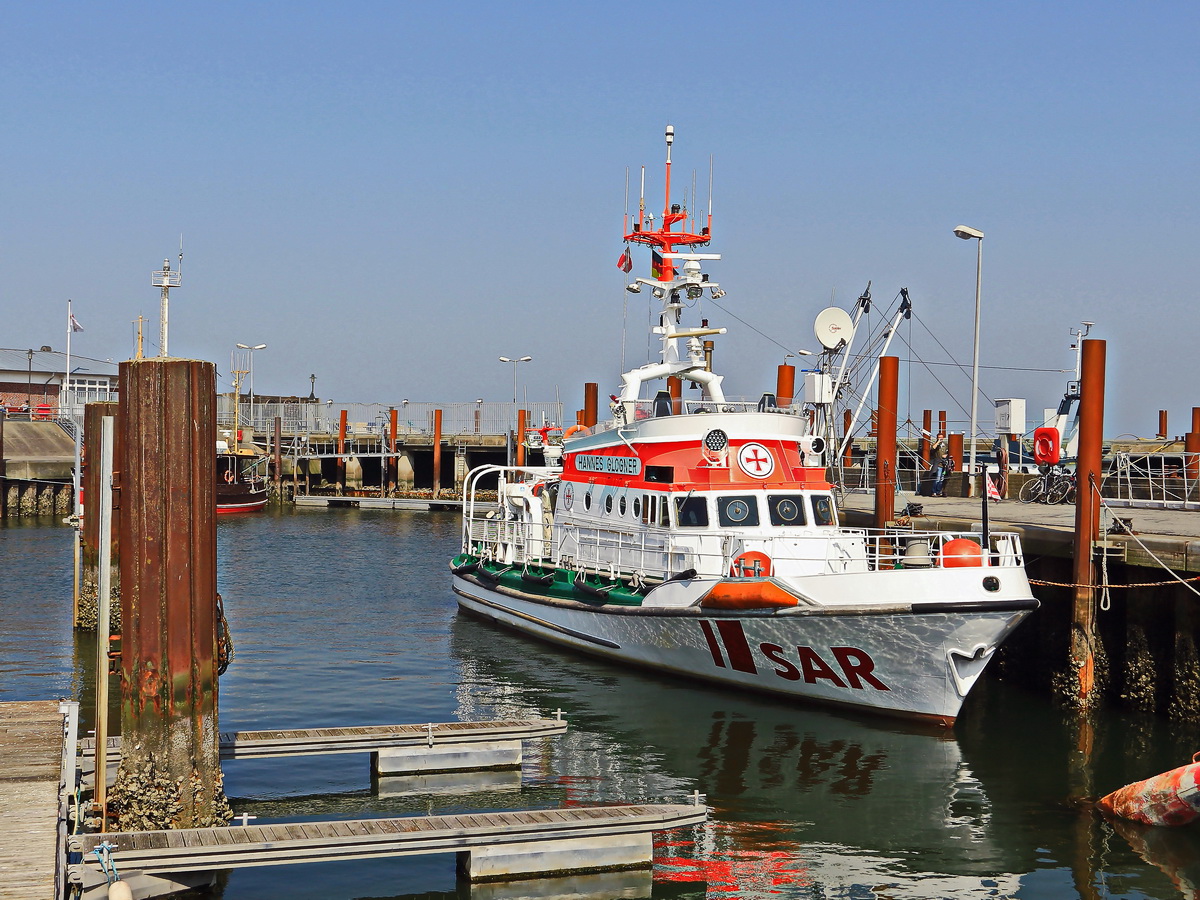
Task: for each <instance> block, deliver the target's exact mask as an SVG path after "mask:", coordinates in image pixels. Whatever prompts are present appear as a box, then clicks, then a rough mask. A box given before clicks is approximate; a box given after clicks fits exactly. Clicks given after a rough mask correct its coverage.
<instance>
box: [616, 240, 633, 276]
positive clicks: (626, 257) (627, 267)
mask: <svg viewBox="0 0 1200 900" xmlns="http://www.w3.org/2000/svg"><path fill="white" fill-rule="evenodd" d="M617 268H618V269H620V270H621V271H622V272H624V273H625V274H626V275H628V274H629V273H630V271H632V270H633V254H632V253H630V252H629V246H628V245H626V246H625V250H624V252H622V253H621V258H620V259H618V260H617Z"/></svg>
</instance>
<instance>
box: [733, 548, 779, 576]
mask: <svg viewBox="0 0 1200 900" xmlns="http://www.w3.org/2000/svg"><path fill="white" fill-rule="evenodd" d="M770 574H771V557H769V556H767V554H765V553H760V552H759V551H757V550H747V551H746V552H745V553H739V554H738V555H737V556H735V557H734V558H733V564H732V565H731V566H730V567H729V575H730V577H732V578H766V577H767V576H768V575H770Z"/></svg>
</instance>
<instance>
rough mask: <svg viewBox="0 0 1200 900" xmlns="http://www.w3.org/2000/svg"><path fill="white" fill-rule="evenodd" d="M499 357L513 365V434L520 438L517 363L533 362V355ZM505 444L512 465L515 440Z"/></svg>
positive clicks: (501, 360)
mask: <svg viewBox="0 0 1200 900" xmlns="http://www.w3.org/2000/svg"><path fill="white" fill-rule="evenodd" d="M499 359H500V362H502V363H512V367H513V435H514V438H515V439H517V440H519V439H520V435H518V434H517V433H516V427H517V426H516V419H517V365H518V364H519V363H523V362H531V361H532V360H533V357H532V356H522V357H520V358H518V359H509V358H508V357H507V356H501V357H500V358H499ZM505 445H506V448H507V450H508V465H510V466H511V465H512V461H513V442H512V441H506V442H505Z"/></svg>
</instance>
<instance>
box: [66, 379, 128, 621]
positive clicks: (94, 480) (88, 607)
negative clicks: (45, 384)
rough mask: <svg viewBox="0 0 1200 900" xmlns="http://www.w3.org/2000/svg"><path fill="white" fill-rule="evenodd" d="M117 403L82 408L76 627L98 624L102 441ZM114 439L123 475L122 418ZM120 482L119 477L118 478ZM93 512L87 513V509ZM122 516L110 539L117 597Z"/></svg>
mask: <svg viewBox="0 0 1200 900" xmlns="http://www.w3.org/2000/svg"><path fill="white" fill-rule="evenodd" d="M119 415H120V413H119V409H118V405H117V404H116V403H113V402H112V401H108V400H101V401H95V402H92V403H88V404H85V405H84V407H83V453H82V455H81V457H80V459H81V462H82V469H83V472H82V480H81V482H80V483H81V484H82V485H83V529H82V533H81V537H82V548H81V556H82V565H81V569H82V571H81V575H80V580H81V582H82V584H81V586H80V591H79V604H78V606H77V607H76V609H75V627H76V628H80V629H86V630H91V629H93V628H95V627H96V616H97V609H96V598H97V596H98V593H99V589H100V502H99V497H100V442H101V440H102V438H101V434H102V427H103V426H102V423H103V421H104V418H105V417H106V416H113V417H118V416H119ZM114 435H115V436H114V438H113V468H114V470H115V471H116V473H117V476H116V477H117V478H118V479H119V478H120V472H121V468H122V465H121V447H122V445H123V441H122V429H121V425H120V420H119V418H118V419H117V424H116V428H115V432H114ZM118 484H119V480H118ZM113 503H114V507H113V508H114V510H117V509H119V507H120V497H119V495H118V496H116V497H114V498H113ZM89 507H90V508H91V514H90V515H89V514H88V508H89ZM119 518H120V516H119V515H114V517H113V521H112V527H111V529H110V533H109V540H110V541H111V543H112V554H111V555H112V563H111V565H110V566H109V572H108V576H109V578H110V579H111V582H110V583H111V585H112V593H113V596H114V597H116V598H118V599H119V598H120V596H121V572H120V565H121V552H120V546H121V541H120V528H119V524H118V520H119ZM120 623H121V619H120V614H119V613H118V615H116V616H114V617H113V628H114V630H120Z"/></svg>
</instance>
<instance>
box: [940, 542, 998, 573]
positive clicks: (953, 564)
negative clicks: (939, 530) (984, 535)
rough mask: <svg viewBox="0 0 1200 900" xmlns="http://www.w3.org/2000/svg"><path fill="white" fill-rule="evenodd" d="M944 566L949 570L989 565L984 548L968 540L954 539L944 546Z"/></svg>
mask: <svg viewBox="0 0 1200 900" xmlns="http://www.w3.org/2000/svg"><path fill="white" fill-rule="evenodd" d="M942 565H943V566H944V567H945V568H947V569H958V568H962V567H964V566H983V565H987V564H986V563H985V562H984V560H983V548H982V547H980V546H979V545H978V544H977V543H975V542H974V541H972V540H969V539H968V538H954V540H951V541H946V543H945V544H943V545H942Z"/></svg>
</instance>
